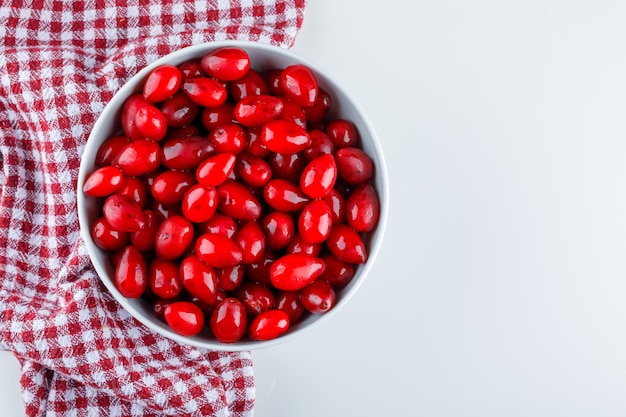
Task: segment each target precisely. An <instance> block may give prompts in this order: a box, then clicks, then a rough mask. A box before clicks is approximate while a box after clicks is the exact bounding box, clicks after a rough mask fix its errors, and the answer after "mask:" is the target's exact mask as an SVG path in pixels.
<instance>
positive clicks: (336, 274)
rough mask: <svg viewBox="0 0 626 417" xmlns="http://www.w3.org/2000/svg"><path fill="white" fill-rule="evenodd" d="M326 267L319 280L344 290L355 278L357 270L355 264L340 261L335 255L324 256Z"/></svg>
mask: <svg viewBox="0 0 626 417" xmlns="http://www.w3.org/2000/svg"><path fill="white" fill-rule="evenodd" d="M322 260H323V261H324V264H325V265H326V268H324V272H323V273H322V275H320V276H319V279H322V280H325V281H328V283H329V284H330V285H332V286H333V287H334V288H343V287H345V286H346V285H348V284H349V283H350V281H352V278H354V273H355V268H354V265H353V264H350V263H348V262H344V261H341V260H339V259H338V258H337V257H336V256H335V255H332V254H326V255H324V256H322Z"/></svg>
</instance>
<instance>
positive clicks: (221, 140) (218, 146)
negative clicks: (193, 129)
mask: <svg viewBox="0 0 626 417" xmlns="http://www.w3.org/2000/svg"><path fill="white" fill-rule="evenodd" d="M208 138H209V140H210V141H211V142H212V143H213V146H215V152H218V153H232V154H238V153H239V152H241V151H243V149H244V148H245V147H246V139H247V135H246V131H245V130H244V129H243V127H241V126H239V125H238V124H235V123H224V124H221V125H219V126H217V127H216V128H215V129H213V130H212V131H211V133H209V136H208Z"/></svg>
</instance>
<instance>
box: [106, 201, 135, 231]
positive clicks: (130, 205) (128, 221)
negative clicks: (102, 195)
mask: <svg viewBox="0 0 626 417" xmlns="http://www.w3.org/2000/svg"><path fill="white" fill-rule="evenodd" d="M102 211H103V213H104V217H105V218H106V220H107V222H109V224H110V225H111V227H112V228H113V229H115V230H119V231H120V232H136V231H138V230H141V229H143V228H144V226H145V223H146V218H145V215H144V213H143V210H142V209H141V207H140V206H139V204H137V202H136V201H134V200H132V199H131V198H130V197H126V196H123V195H118V194H113V195H111V196H110V197H108V198H107V199H106V200H105V202H104V205H103V207H102Z"/></svg>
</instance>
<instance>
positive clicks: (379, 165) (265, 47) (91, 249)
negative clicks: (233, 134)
mask: <svg viewBox="0 0 626 417" xmlns="http://www.w3.org/2000/svg"><path fill="white" fill-rule="evenodd" d="M225 46H229V47H240V48H243V49H246V50H248V49H249V50H255V51H261V52H266V53H270V54H278V55H280V56H282V57H284V58H287V59H290V60H295V61H298V62H300V63H302V64H304V65H307V66H309V67H310V68H311V69H312V70H313V72H314V73H315V74H316V75H317V76H318V77H322V78H323V79H324V81H325V82H326V83H327V84H329V85H331V86H332V88H333V89H334V90H335V91H336V92H338V93H339V94H340V95H341V96H342V97H343V99H344V100H345V101H347V102H348V103H349V104H350V106H352V107H353V108H354V110H355V111H356V113H357V114H358V115H359V118H360V119H361V121H362V123H363V125H364V126H365V128H366V129H367V131H368V136H369V137H370V140H371V145H372V147H373V149H374V151H375V154H376V162H375V165H376V175H378V176H380V186H379V187H378V188H377V193H378V198H379V200H380V217H379V220H378V225H377V227H376V231H375V237H374V238H373V239H372V241H371V244H370V248H369V253H368V260H367V262H366V263H365V264H363V265H360V270H359V271H358V279H357V280H355V281H354V283H353V284H352V286H351V287H350V288H349V290H348V291H347V292H345V293H344V294H343V295H342V297H341V298H340V299H339V300H338V302H337V304H336V305H335V306H334V307H333V308H332V309H331V310H330V311H328V312H327V313H325V314H322V315H319V316H317V317H316V319H315V320H313V321H311V322H309V323H307V324H306V325H305V326H303V327H300V328H297V329H295V330H294V331H293V332H288V333H286V334H284V335H282V336H280V337H278V338H275V339H271V340H266V341H255V340H249V339H245V340H240V341H238V342H235V343H232V344H227V343H221V342H219V341H217V340H207V339H201V338H199V337H197V336H196V337H191V338H189V337H185V336H181V335H179V334H177V333H175V332H174V331H173V330H171V329H169V328H167V327H165V326H158V325H157V324H155V323H154V322H153V321H152V320H150V319H149V318H148V317H146V316H145V315H144V313H143V312H141V311H139V310H138V309H137V308H135V306H134V305H133V304H132V303H131V302H130V300H128V299H127V298H126V297H124V296H122V295H121V294H120V293H119V291H118V290H117V288H115V285H114V282H113V280H112V279H111V277H110V276H109V273H108V271H107V270H106V269H105V268H104V266H103V265H101V264H100V263H99V262H95V261H94V260H95V259H97V253H98V251H100V249H99V248H98V247H97V246H96V245H95V243H94V242H93V240H92V238H91V235H90V232H89V230H90V224H89V220H88V218H87V210H82V209H81V208H83V207H86V198H88V197H87V196H85V195H84V193H83V192H82V191H81V190H82V184H83V183H84V180H85V179H86V177H87V175H88V172H87V169H88V168H87V166H88V165H89V164H90V163H91V161H86V158H84V157H83V155H84V153H85V151H86V150H87V149H88V146H89V144H90V143H94V141H95V139H94V140H92V137H95V136H97V132H99V131H100V130H101V129H102V128H103V124H104V123H105V122H106V119H107V118H108V114H109V113H116V112H118V111H119V107H118V106H117V105H115V106H114V104H115V103H116V102H118V101H120V100H122V98H125V97H128V95H130V94H132V93H133V92H136V91H137V89H138V88H139V86H140V85H142V83H143V81H144V79H145V77H147V75H148V74H149V73H150V72H151V71H152V70H153V69H154V68H156V67H158V66H160V65H163V64H166V63H172V62H179V61H180V62H183V61H184V60H186V59H189V57H188V56H189V55H195V56H198V57H200V56H202V55H203V54H206V53H208V52H209V51H211V50H214V49H216V48H220V47H225ZM185 57H186V58H185ZM183 58H185V59H183ZM120 104H121V103H120ZM120 107H121V106H120ZM93 146H95V145H93ZM76 194H77V197H76V204H77V211H78V220H79V226H80V233H81V236H82V239H83V242H84V243H85V246H86V249H87V253H88V255H89V260H90V262H91V264H92V266H93V267H94V269H95V270H96V273H97V275H98V278H99V280H100V282H102V283H103V284H104V285H105V287H106V288H107V289H108V290H109V292H110V293H111V295H112V296H113V298H114V299H115V300H116V301H117V302H118V303H119V304H120V305H121V306H122V307H123V308H124V309H125V310H126V311H127V312H128V313H129V314H130V315H131V316H132V317H134V318H135V319H137V320H138V321H139V322H140V323H142V324H143V325H145V326H146V327H147V328H148V329H149V330H151V331H153V332H156V333H159V334H160V335H162V336H164V337H167V338H169V339H172V340H175V341H177V342H179V343H181V344H185V345H190V346H194V347H197V348H204V349H210V350H217V351H248V350H258V349H262V348H268V347H272V346H276V345H278V344H283V343H286V342H289V341H291V340H293V339H295V338H298V337H300V336H302V335H303V334H306V333H307V332H310V331H311V330H312V329H313V328H316V327H318V326H320V325H321V324H322V323H325V322H326V321H328V320H329V319H330V318H331V317H333V316H335V314H336V313H337V311H339V310H340V309H341V308H343V306H344V305H345V304H346V303H347V302H348V301H349V300H350V299H351V298H352V297H353V296H354V294H355V293H356V292H357V291H358V289H359V287H360V286H361V285H362V284H363V281H364V280H365V278H366V277H367V276H368V275H369V274H370V271H371V269H372V268H373V265H374V264H375V261H376V258H377V257H378V254H379V252H380V250H381V247H382V244H383V241H384V236H385V232H386V228H387V222H388V213H389V178H388V169H387V164H386V161H385V157H384V153H383V149H382V145H381V142H380V139H379V137H378V134H377V133H376V130H375V128H374V126H373V124H372V122H371V121H370V119H369V117H368V115H367V113H366V112H365V111H364V109H363V108H362V107H361V105H360V104H359V103H358V102H357V101H356V100H354V98H353V96H352V95H351V94H350V93H349V92H348V91H346V89H345V88H344V87H342V86H341V85H340V84H339V83H338V82H337V80H336V78H335V77H334V76H332V75H331V74H329V73H328V72H327V71H326V70H325V69H323V68H321V67H320V66H319V65H318V64H316V63H314V62H312V61H311V60H309V59H308V58H305V57H303V56H302V55H300V54H298V53H296V52H294V51H292V50H288V49H285V48H282V47H279V46H275V45H271V44H266V43H261V42H252V41H241V40H220V41H209V42H203V43H199V44H195V45H191V46H187V47H184V48H181V49H178V50H176V51H174V52H171V53H169V54H166V55H164V56H162V57H160V58H158V59H156V60H155V61H153V62H152V63H150V64H148V65H147V66H145V67H144V68H142V69H141V70H139V71H138V72H137V73H136V74H135V75H134V76H132V77H130V78H129V79H128V80H127V82H126V83H124V84H123V85H122V86H121V87H120V88H119V89H118V90H117V91H116V92H115V94H114V95H113V96H112V97H111V99H110V100H109V102H107V103H106V105H105V107H104V109H103V110H102V112H101V113H100V115H99V116H98V118H97V120H96V122H95V123H94V125H93V127H92V129H91V132H90V134H89V136H88V138H87V142H86V143H85V145H84V147H83V151H82V154H81V163H80V168H79V174H78V178H77V188H76Z"/></svg>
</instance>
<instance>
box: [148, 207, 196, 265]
mask: <svg viewBox="0 0 626 417" xmlns="http://www.w3.org/2000/svg"><path fill="white" fill-rule="evenodd" d="M193 235H194V231H193V225H192V224H191V222H190V221H189V220H187V219H186V218H184V217H183V216H180V215H173V216H170V217H168V218H167V219H165V220H163V222H162V223H161V225H160V226H159V228H158V230H157V233H156V236H155V245H154V250H155V252H156V255H157V256H158V257H159V258H161V259H163V260H168V261H171V260H174V259H176V258H178V257H179V256H181V255H182V254H183V253H184V252H185V250H186V249H187V248H188V247H189V245H190V244H191V242H192V241H193Z"/></svg>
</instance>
